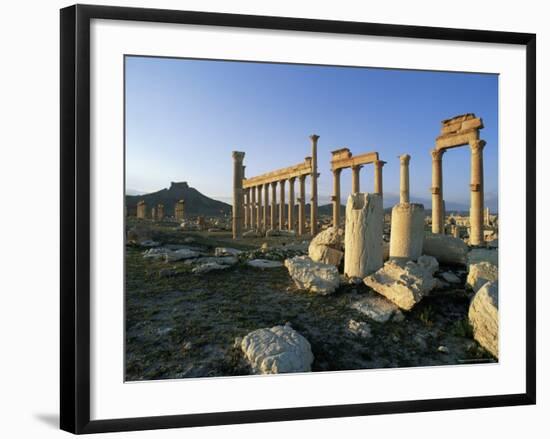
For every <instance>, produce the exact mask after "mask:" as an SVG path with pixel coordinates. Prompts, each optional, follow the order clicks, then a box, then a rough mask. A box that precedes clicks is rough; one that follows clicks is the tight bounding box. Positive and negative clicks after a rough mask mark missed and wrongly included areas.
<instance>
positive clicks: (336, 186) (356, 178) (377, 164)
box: [332, 160, 386, 227]
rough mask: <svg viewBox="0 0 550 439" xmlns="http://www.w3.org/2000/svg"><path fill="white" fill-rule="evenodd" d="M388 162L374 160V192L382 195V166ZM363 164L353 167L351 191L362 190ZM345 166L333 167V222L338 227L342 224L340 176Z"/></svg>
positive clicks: (353, 192) (357, 191) (355, 192)
mask: <svg viewBox="0 0 550 439" xmlns="http://www.w3.org/2000/svg"><path fill="white" fill-rule="evenodd" d="M385 163H386V162H384V161H382V160H376V161H374V193H375V194H379V195H382V193H383V187H382V167H383V166H384V164H385ZM362 167H363V166H362V165H356V166H352V167H351V193H352V194H358V193H359V192H361V184H360V170H361V168H362ZM342 169H343V168H337V169H333V171H332V176H333V180H332V181H333V183H332V184H333V186H332V188H333V195H332V224H333V225H334V226H336V227H338V226H339V224H340V205H341V204H340V203H341V196H340V176H341V174H342Z"/></svg>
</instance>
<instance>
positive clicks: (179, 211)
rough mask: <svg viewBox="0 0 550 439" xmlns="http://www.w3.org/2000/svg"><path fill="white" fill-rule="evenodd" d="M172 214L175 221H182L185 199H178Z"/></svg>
mask: <svg viewBox="0 0 550 439" xmlns="http://www.w3.org/2000/svg"><path fill="white" fill-rule="evenodd" d="M174 216H175V217H176V221H182V220H183V218H184V217H185V201H184V200H179V201H178V202H177V203H176V206H175V207H174Z"/></svg>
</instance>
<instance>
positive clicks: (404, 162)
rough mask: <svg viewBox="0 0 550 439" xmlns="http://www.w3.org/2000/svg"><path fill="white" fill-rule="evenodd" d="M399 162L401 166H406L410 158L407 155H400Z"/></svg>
mask: <svg viewBox="0 0 550 439" xmlns="http://www.w3.org/2000/svg"><path fill="white" fill-rule="evenodd" d="M432 154H433V153H432ZM432 156H433V155H432ZM399 161H400V162H401V164H402V165H408V164H409V162H410V161H411V156H410V155H409V154H403V155H400V156H399Z"/></svg>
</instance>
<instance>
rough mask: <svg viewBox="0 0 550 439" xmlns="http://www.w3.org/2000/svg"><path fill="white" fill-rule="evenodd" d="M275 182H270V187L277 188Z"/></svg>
mask: <svg viewBox="0 0 550 439" xmlns="http://www.w3.org/2000/svg"><path fill="white" fill-rule="evenodd" d="M277 183H278V182H277V181H272V182H271V183H270V184H271V187H277Z"/></svg>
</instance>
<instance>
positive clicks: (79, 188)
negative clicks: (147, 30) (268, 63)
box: [60, 5, 536, 434]
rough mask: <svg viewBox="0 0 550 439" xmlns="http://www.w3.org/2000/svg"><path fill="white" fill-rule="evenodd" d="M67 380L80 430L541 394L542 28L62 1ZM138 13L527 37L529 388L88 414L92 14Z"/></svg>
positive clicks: (304, 27)
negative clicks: (99, 416) (122, 415)
mask: <svg viewBox="0 0 550 439" xmlns="http://www.w3.org/2000/svg"><path fill="white" fill-rule="evenodd" d="M60 13H61V20H60V24H61V41H60V46H61V60H60V61H61V62H60V81H61V112H60V123H61V126H60V130H61V212H60V213H61V223H60V226H61V243H60V245H61V273H60V275H61V300H60V306H61V322H60V325H61V328H60V329H61V349H60V361H61V371H60V374H61V375H60V379H61V387H60V393H61V398H60V401H61V403H60V412H61V413H60V426H61V429H63V430H66V431H69V432H72V433H77V434H80V433H99V432H113V431H128V430H145V429H160V428H174V427H192V426H208V425H220V424H239V423H250V422H273V421H288V420H304V419H314V418H327V417H347V416H365V415H375V414H388V413H405V412H426V411H438V410H454V409H471V408H482V407H498V406H515V405H527V404H535V401H536V351H535V346H536V339H535V336H536V335H535V334H536V333H535V328H536V320H535V318H536V316H535V309H536V308H535V306H536V303H535V300H536V299H535V294H536V268H535V267H536V259H535V258H536V248H535V243H536V229H535V226H536V223H535V221H536V220H535V216H536V206H535V200H536V176H535V170H536V166H535V163H536V162H535V159H536V151H535V144H536V114H535V112H536V76H535V75H536V73H535V71H536V35H535V34H530V33H514V32H496V31H484V30H466V29H447V28H437V27H423V26H403V25H388V24H377V23H358V22H345V21H328V20H313V19H303V18H288V17H266V16H253V15H234V14H222V13H211V12H193V11H176V10H159V9H143V8H126V7H111V6H90V5H74V6H70V7H67V8H64V9H61V11H60ZM92 19H106V20H133V21H143V22H161V23H181V24H195V25H208V26H229V27H242V28H256V29H276V30H293V31H303V32H325V33H334V34H355V35H373V36H384V37H407V38H420V39H437V40H447V41H466V42H484V43H503V44H514V45H523V46H525V47H526V59H527V62H526V66H525V68H526V78H527V89H526V99H527V100H526V109H527V112H526V121H527V129H526V133H525V135H526V146H527V151H526V154H527V160H526V162H527V174H526V175H527V194H526V201H527V209H526V219H527V228H526V231H525V233H526V238H527V240H526V242H527V248H526V255H527V260H526V261H525V263H526V275H527V276H526V279H527V281H526V295H527V297H526V300H527V302H526V322H527V327H526V357H525V362H526V376H525V380H526V381H525V382H526V392H525V393H518V394H507V395H494V396H475V397H460V398H445V399H429V400H415V401H393V402H383V403H367V404H346V405H334V406H316V407H299V408H283V409H270V410H252V411H239V412H224V413H201V414H181V415H173V416H151V417H141V418H128V419H103V420H90V21H91V20H92Z"/></svg>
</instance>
